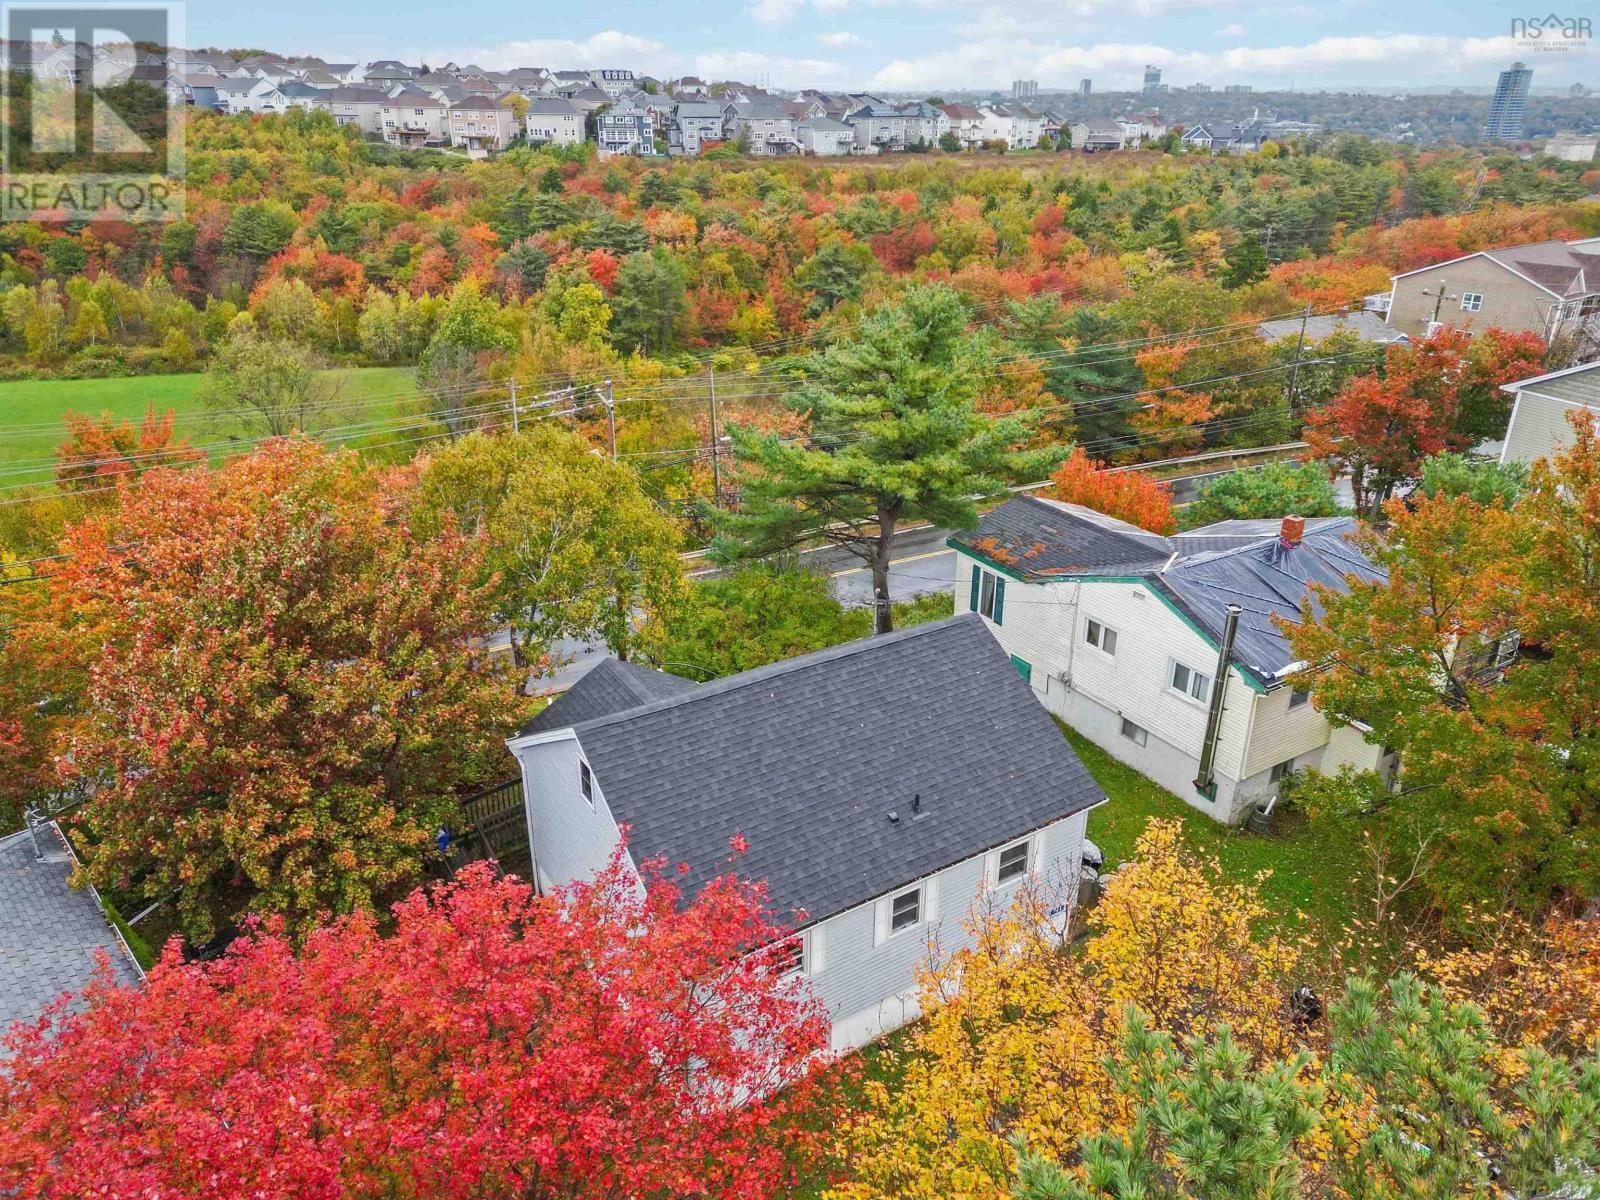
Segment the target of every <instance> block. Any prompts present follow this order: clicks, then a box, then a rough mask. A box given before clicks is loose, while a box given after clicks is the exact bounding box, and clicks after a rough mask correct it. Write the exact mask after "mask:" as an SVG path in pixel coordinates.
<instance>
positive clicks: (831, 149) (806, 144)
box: [794, 117, 856, 154]
mask: <svg viewBox="0 0 1600 1200" xmlns="http://www.w3.org/2000/svg"><path fill="white" fill-rule="evenodd" d="M794 131H795V136H796V137H798V138H799V139H800V145H801V147H802V148H803V149H804V150H805V152H806V153H807V154H849V153H850V151H851V150H852V149H853V148H854V147H855V144H856V131H855V130H854V129H852V128H850V126H848V125H846V124H845V123H844V122H843V121H835V120H834V119H833V118H832V117H807V118H806V119H805V120H804V121H801V122H800V123H799V124H798V125H796V126H795V127H794Z"/></svg>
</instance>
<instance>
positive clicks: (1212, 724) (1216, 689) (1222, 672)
mask: <svg viewBox="0 0 1600 1200" xmlns="http://www.w3.org/2000/svg"><path fill="white" fill-rule="evenodd" d="M1243 611H1244V610H1243V609H1241V608H1240V607H1239V606H1238V605H1237V604H1230V605H1228V619H1227V621H1226V622H1225V623H1224V624H1223V626H1222V642H1221V644H1220V645H1219V646H1218V647H1217V673H1216V675H1215V676H1214V677H1213V678H1212V680H1211V703H1210V704H1209V705H1208V706H1207V708H1206V736H1205V741H1203V742H1202V743H1201V744H1200V773H1199V774H1198V775H1196V776H1195V777H1194V786H1195V790H1196V791H1198V792H1200V793H1202V794H1203V795H1206V796H1209V795H1210V794H1211V791H1210V789H1211V788H1212V787H1213V786H1214V784H1215V783H1216V770H1215V767H1216V765H1217V740H1218V738H1219V736H1220V735H1221V732H1222V699H1223V693H1224V692H1225V691H1226V690H1227V687H1228V660H1229V659H1230V658H1232V657H1233V640H1234V638H1235V637H1236V636H1238V633H1239V614H1240V613H1241V612H1243Z"/></svg>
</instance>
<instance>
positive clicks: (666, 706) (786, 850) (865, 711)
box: [507, 614, 1104, 1049]
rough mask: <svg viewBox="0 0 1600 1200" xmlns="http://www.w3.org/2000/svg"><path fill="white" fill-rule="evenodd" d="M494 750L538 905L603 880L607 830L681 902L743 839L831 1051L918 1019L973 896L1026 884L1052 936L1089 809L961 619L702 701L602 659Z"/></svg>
mask: <svg viewBox="0 0 1600 1200" xmlns="http://www.w3.org/2000/svg"><path fill="white" fill-rule="evenodd" d="M507 745H508V746H509V747H510V749H511V752H512V754H514V755H515V756H516V758H517V761H518V763H519V764H520V765H521V770H522V784H523V795H524V797H525V800H524V803H525V805H526V808H527V817H528V831H529V837H530V844H531V846H532V857H533V863H534V868H533V869H534V876H535V878H536V880H537V882H538V884H539V886H540V887H542V888H550V887H553V886H556V885H560V884H563V883H566V882H568V881H570V880H574V879H581V878H585V877H588V876H591V875H593V874H594V873H595V872H596V871H598V870H599V869H600V868H602V867H603V866H605V865H606V863H607V862H608V860H609V859H610V856H611V854H612V853H613V851H614V850H615V849H616V848H617V845H618V843H619V841H620V840H621V838H622V834H621V832H620V829H621V827H622V826H626V827H627V828H628V830H629V833H628V842H627V851H626V853H627V857H628V861H629V862H630V864H638V863H641V862H643V861H644V860H646V859H651V858H656V857H658V856H659V857H660V858H662V859H663V860H664V861H665V862H666V863H667V864H668V865H669V868H676V870H677V871H678V872H681V874H676V875H675V876H674V878H676V879H677V880H678V882H679V883H680V885H681V886H682V887H683V889H684V892H685V894H686V895H693V894H694V893H695V892H696V891H697V890H698V889H699V887H700V886H701V885H703V884H704V883H706V882H707V881H708V880H710V879H712V878H714V877H716V876H717V875H719V874H720V873H722V872H725V871H727V870H728V869H729V866H728V863H729V854H730V844H731V843H733V842H736V841H741V840H742V843H743V844H747V846H748V849H747V850H746V851H745V852H744V854H743V855H742V857H741V858H740V859H739V860H738V862H737V866H736V868H735V869H737V870H738V872H739V873H740V874H741V875H743V876H745V877H747V878H751V879H764V880H765V881H766V883H767V886H768V889H769V896H770V902H771V904H772V906H773V908H774V910H775V911H776V912H777V914H778V915H779V916H780V918H782V919H785V920H787V921H789V922H790V923H791V924H792V925H793V926H794V927H795V928H796V930H797V939H796V943H795V955H794V965H793V968H792V969H793V970H795V971H798V972H801V973H803V974H804V975H805V976H807V977H808V979H809V981H810V983H811V986H812V989H813V991H814V993H815V994H816V995H817V996H818V997H819V999H820V1000H821V1001H822V1003H823V1004H824V1005H825V1006H826V1007H827V1011H828V1014H829V1016H830V1017H831V1019H832V1022H833V1033H832V1043H833V1046H834V1048H835V1049H844V1048H847V1047H853V1046H859V1045H861V1044H863V1043H864V1042H866V1041H868V1040H870V1039H872V1038H873V1037H876V1036H877V1035H879V1034H881V1033H884V1032H886V1031H888V1030H891V1029H894V1028H896V1027H898V1026H900V1025H902V1024H904V1023H905V1022H906V1021H909V1020H912V1019H913V1018H915V1017H916V1016H917V1013H918V1007H917V995H916V984H915V973H916V970H917V968H918V966H919V964H920V963H921V962H922V961H923V960H924V959H925V957H926V955H927V951H928V945H929V942H930V940H931V939H933V938H934V937H937V939H938V943H939V945H940V947H941V949H942V950H943V951H944V952H947V953H948V952H950V951H954V950H956V949H958V948H959V947H961V946H963V945H966V944H969V937H970V935H969V934H968V933H967V932H966V931H965V930H964V929H963V927H962V921H963V918H964V917H965V916H966V915H967V913H968V911H969V910H970V909H971V907H972V905H973V903H974V901H975V900H977V899H978V897H979V896H980V894H991V895H994V896H996V897H997V898H998V899H1000V900H1001V901H1002V902H1003V901H1004V899H1005V898H1006V896H1007V894H1008V893H1010V892H1011V891H1012V890H1013V889H1015V888H1017V887H1018V886H1019V885H1021V884H1023V883H1024V882H1025V881H1028V880H1033V881H1034V882H1035V884H1036V886H1037V887H1038V888H1039V889H1040V890H1041V894H1042V895H1043V897H1044V899H1045V902H1046V905H1047V907H1048V908H1049V909H1050V910H1051V915H1052V922H1054V921H1056V920H1059V921H1061V923H1062V927H1063V928H1064V927H1065V925H1066V922H1067V920H1068V917H1069V914H1070V910H1071V906H1072V905H1073V903H1074V902H1075V900H1076V896H1077V885H1078V878H1079V874H1080V871H1081V869H1082V856H1083V836H1084V827H1085V824H1086V821H1087V818H1088V812H1089V809H1090V808H1092V807H1093V806H1095V805H1096V804H1098V803H1100V802H1101V801H1102V800H1103V799H1104V796H1103V793H1102V792H1101V791H1100V789H1099V787H1098V786H1097V785H1096V784H1095V782H1094V779H1093V778H1092V777H1091V776H1090V775H1089V773H1088V771H1086V770H1085V769H1084V767H1083V764H1082V763H1080V762H1079V761H1078V758H1077V755H1075V754H1074V753H1073V751H1072V747H1071V746H1070V745H1069V744H1068V743H1067V741H1066V739H1064V738H1063V737H1062V736H1061V732H1060V730H1058V729H1057V728H1056V726H1055V724H1054V722H1053V721H1051V719H1050V717H1049V715H1048V714H1047V713H1046V712H1045V711H1044V710H1043V709H1042V708H1040V707H1039V705H1037V704H1036V703H1034V701H1033V697H1032V694H1031V692H1030V690H1029V688H1028V685H1027V683H1026V681H1025V680H1024V679H1023V678H1022V677H1021V676H1020V675H1018V673H1017V671H1016V668H1015V667H1013V665H1012V664H1011V662H1010V661H1009V660H1008V659H1007V658H1006V656H1005V654H1004V653H1002V652H1001V650H1000V648H999V647H998V646H996V644H995V641H994V639H993V638H991V637H990V636H989V634H988V632H987V630H986V629H985V628H984V622H983V620H982V619H981V618H979V617H976V616H972V615H969V614H963V615H961V616H957V617H954V618H951V619H950V620H947V621H941V622H937V623H935V624H930V625H919V626H915V627H913V628H910V629H904V630H899V631H897V632H894V633H890V634H885V635H883V636H880V637H874V638H868V639H864V640H861V641H856V642H850V643H847V644H845V645H842V646H835V647H832V648H830V649H827V650H821V651H818V652H817V653H814V654H807V655H804V656H802V657H800V658H795V659H790V660H789V661H787V662H780V663H775V664H773V665H771V666H766V667H760V668H758V669H756V670H753V671H746V672H744V673H743V674H739V675H733V676H730V677H728V678H725V679H718V680H714V681H712V682H710V683H703V684H695V683H692V682H690V681H688V680H685V679H680V678H677V677H675V676H671V675H664V674H661V673H660V672H656V671H651V670H648V669H646V668H643V667H639V666H636V665H633V664H629V663H621V662H616V661H614V660H608V661H606V662H603V663H601V664H599V665H597V666H596V667H594V668H593V669H592V670H591V671H590V673H589V674H587V675H585V676H584V677H583V678H582V679H580V680H579V681H578V683H577V684H575V685H574V686H573V687H572V688H571V690H569V691H568V692H566V693H565V694H563V695H562V696H561V697H560V698H559V699H557V700H556V701H555V702H554V703H553V704H551V705H550V707H549V708H547V709H545V710H544V711H543V712H541V713H540V714H538V716H536V717H534V718H533V720H531V721H529V722H528V723H527V724H526V725H524V726H523V727H522V728H521V729H520V730H519V731H518V732H517V733H516V735H515V736H514V737H511V738H510V739H508V741H507ZM679 864H683V865H682V866H679Z"/></svg>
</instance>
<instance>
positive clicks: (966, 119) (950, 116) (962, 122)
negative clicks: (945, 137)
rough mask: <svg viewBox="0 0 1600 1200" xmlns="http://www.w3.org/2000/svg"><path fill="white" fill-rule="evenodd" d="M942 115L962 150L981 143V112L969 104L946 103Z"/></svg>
mask: <svg viewBox="0 0 1600 1200" xmlns="http://www.w3.org/2000/svg"><path fill="white" fill-rule="evenodd" d="M944 117H945V121H946V123H947V125H948V127H949V130H950V132H951V133H953V134H955V135H956V140H957V141H958V142H960V143H961V147H962V149H964V150H970V149H971V148H972V147H974V146H981V145H983V114H982V113H981V112H979V111H978V110H977V109H976V108H974V107H973V106H972V105H970V104H946V105H945V106H944Z"/></svg>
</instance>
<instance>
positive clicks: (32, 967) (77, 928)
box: [0, 822, 144, 1032]
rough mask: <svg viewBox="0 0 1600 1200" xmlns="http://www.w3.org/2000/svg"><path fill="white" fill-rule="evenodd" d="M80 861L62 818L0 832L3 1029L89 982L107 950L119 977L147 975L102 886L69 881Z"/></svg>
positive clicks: (121, 980)
mask: <svg viewBox="0 0 1600 1200" xmlns="http://www.w3.org/2000/svg"><path fill="white" fill-rule="evenodd" d="M76 862H77V859H76V857H75V856H74V854H73V852H72V846H71V844H70V843H69V842H68V841H67V839H66V838H65V837H64V836H63V835H62V833H61V830H60V829H59V828H58V827H57V826H56V824H55V823H54V822H45V823H43V824H38V825H34V826H33V827H32V828H31V829H24V830H22V831H21V832H18V833H13V834H9V835H7V836H5V837H0V947H4V948H5V949H4V953H0V1032H3V1031H5V1030H7V1029H9V1028H10V1027H11V1023H12V1022H13V1021H31V1020H33V1019H34V1018H36V1017H37V1016H38V1015H39V1012H40V1010H41V1009H43V1008H44V1006H45V1005H47V1004H49V1003H50V1002H51V1001H52V1000H55V999H56V998H57V997H58V996H60V995H61V994H62V993H63V992H75V991H79V990H81V989H82V988H83V987H85V986H86V985H87V984H88V983H89V978H90V975H91V974H92V973H93V971H94V968H95V957H96V954H97V953H98V952H100V951H104V952H105V954H106V956H107V957H108V958H109V959H110V960H111V975H112V979H113V981H114V982H116V983H118V984H124V985H127V984H134V983H138V982H139V980H140V979H142V978H143V977H144V972H143V971H141V970H140V969H139V964H138V963H137V962H135V961H134V957H133V954H132V953H131V952H130V951H129V949H128V946H127V943H126V942H124V941H123V940H122V935H121V934H120V933H119V932H118V931H117V928H116V926H114V925H112V924H111V922H110V920H108V919H107V917H106V914H105V911H104V910H103V909H102V908H101V906H100V897H99V895H98V893H96V892H95V890H94V888H93V887H86V888H75V887H72V886H71V885H70V884H69V883H68V882H67V879H68V876H70V875H71V873H72V870H73V867H74V866H75V865H76Z"/></svg>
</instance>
